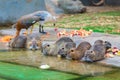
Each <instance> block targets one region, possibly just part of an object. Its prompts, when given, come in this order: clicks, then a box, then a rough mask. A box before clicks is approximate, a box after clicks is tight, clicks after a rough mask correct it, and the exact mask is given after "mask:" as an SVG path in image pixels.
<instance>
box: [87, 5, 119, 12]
mask: <svg viewBox="0 0 120 80" xmlns="http://www.w3.org/2000/svg"><path fill="white" fill-rule="evenodd" d="M86 8H87V12H90V13H92V12H93V13H94V12H107V11H118V10H119V11H120V6H86Z"/></svg>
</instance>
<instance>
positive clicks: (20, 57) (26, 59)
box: [0, 38, 120, 80]
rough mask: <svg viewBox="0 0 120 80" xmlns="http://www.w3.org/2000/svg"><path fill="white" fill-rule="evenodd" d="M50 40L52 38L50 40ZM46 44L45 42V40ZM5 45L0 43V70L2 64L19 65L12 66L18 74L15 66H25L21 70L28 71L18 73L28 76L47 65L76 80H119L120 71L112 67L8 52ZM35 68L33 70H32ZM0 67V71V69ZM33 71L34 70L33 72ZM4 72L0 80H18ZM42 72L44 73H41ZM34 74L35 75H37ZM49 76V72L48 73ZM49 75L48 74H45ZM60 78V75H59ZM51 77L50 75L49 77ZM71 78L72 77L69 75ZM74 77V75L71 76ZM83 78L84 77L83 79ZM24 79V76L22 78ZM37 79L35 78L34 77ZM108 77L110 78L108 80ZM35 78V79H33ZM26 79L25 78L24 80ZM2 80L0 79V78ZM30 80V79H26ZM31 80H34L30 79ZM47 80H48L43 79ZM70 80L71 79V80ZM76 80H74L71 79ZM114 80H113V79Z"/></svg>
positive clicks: (36, 53) (20, 52) (22, 52)
mask: <svg viewBox="0 0 120 80" xmlns="http://www.w3.org/2000/svg"><path fill="white" fill-rule="evenodd" d="M51 39H52V38H51ZM46 42H47V40H46ZM49 42H50V41H49ZM6 45H7V44H6V43H0V61H2V63H1V62H0V65H3V66H2V68H4V67H5V66H4V65H6V64H5V63H4V62H8V63H9V64H10V65H8V67H10V66H11V65H13V64H12V63H15V64H20V65H14V66H15V67H14V69H13V68H12V69H13V71H14V72H16V71H17V72H20V71H21V70H19V69H17V66H19V67H20V66H22V65H26V66H23V67H22V69H24V68H26V67H27V66H32V68H30V69H28V70H24V71H23V72H25V73H20V74H26V75H27V74H29V73H30V71H31V70H32V71H38V73H40V72H39V70H41V69H39V67H40V66H41V65H44V64H47V65H49V66H50V70H51V71H54V70H55V71H58V73H59V72H63V73H64V72H65V73H66V72H67V73H74V74H77V75H79V77H78V76H77V77H78V79H77V80H79V79H80V80H98V79H100V80H113V79H114V78H115V76H116V77H117V79H116V80H120V77H119V76H118V75H119V74H120V71H119V70H118V69H116V68H112V67H108V66H103V65H98V64H96V63H85V62H80V61H71V60H66V59H60V58H57V57H52V56H44V55H42V54H41V51H40V50H38V51H30V50H22V49H21V50H8V47H6ZM34 67H35V68H34ZM2 68H1V67H0V69H2ZM7 69H9V68H6V69H5V70H7ZM34 69H35V70H34ZM3 72H4V71H1V70H0V78H1V76H2V77H3V80H4V76H5V75H9V76H7V79H9V78H11V76H12V80H13V79H16V78H17V79H18V77H19V75H17V77H15V76H13V75H10V74H7V73H9V72H4V75H1V74H3ZM43 72H44V71H43ZM38 73H36V74H38ZM48 73H50V74H51V72H48ZM46 75H49V74H46ZM60 75H61V76H60V77H62V76H64V75H62V74H60ZM85 75H89V76H92V77H89V76H85ZM51 76H52V75H51ZM70 76H72V75H70ZM73 76H75V75H73ZM84 76H85V77H84ZM23 77H25V76H23ZM36 77H37V76H36ZM109 77H110V78H109ZM5 78H6V77H5ZM34 78H35V77H34ZM21 79H22V80H24V79H23V78H21V77H20V78H19V80H21ZM26 79H27V78H26ZM1 80H2V78H1ZM27 80H30V79H27ZM32 80H34V79H33V78H32ZM45 80H48V79H45ZM49 80H59V79H53V78H51V79H49ZM60 80H67V78H65V79H60ZM71 80H72V79H71ZM73 80H76V79H73ZM114 80H115V79H114Z"/></svg>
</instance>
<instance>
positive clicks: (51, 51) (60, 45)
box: [42, 37, 76, 57]
mask: <svg viewBox="0 0 120 80" xmlns="http://www.w3.org/2000/svg"><path fill="white" fill-rule="evenodd" d="M71 47H76V44H75V43H74V42H73V40H72V39H71V38H69V37H62V38H60V39H58V40H57V41H56V42H55V43H54V44H45V45H43V47H42V53H43V54H44V55H52V56H57V55H60V56H61V57H62V56H65V55H66V53H67V51H68V49H70V48H71Z"/></svg>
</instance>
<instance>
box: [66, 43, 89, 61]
mask: <svg viewBox="0 0 120 80" xmlns="http://www.w3.org/2000/svg"><path fill="white" fill-rule="evenodd" d="M90 48H91V44H90V43H89V42H86V41H83V42H81V43H80V44H79V45H78V47H77V48H71V49H70V50H69V52H68V54H67V57H66V58H67V59H73V60H81V59H82V57H83V56H84V53H85V51H86V50H89V49H90Z"/></svg>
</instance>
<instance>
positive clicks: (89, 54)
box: [84, 40, 106, 62]
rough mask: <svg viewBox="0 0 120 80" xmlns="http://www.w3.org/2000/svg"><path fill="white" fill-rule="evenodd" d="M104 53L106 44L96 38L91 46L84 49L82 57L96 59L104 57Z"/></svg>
mask: <svg viewBox="0 0 120 80" xmlns="http://www.w3.org/2000/svg"><path fill="white" fill-rule="evenodd" d="M105 53H106V44H104V41H103V40H96V41H95V42H94V45H93V46H92V48H91V49H90V50H88V51H86V53H85V56H84V59H85V61H90V62H94V61H98V60H102V59H104V55H105Z"/></svg>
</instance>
